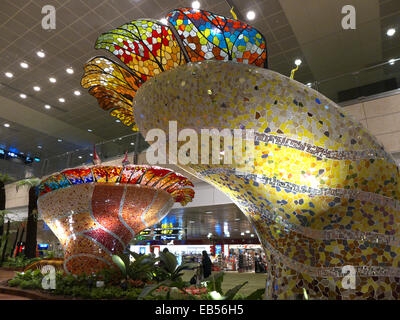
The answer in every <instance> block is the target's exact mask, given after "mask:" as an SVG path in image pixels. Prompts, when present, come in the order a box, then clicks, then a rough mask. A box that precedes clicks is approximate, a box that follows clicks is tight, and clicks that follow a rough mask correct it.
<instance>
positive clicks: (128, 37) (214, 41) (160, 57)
mask: <svg viewBox="0 0 400 320" xmlns="http://www.w3.org/2000/svg"><path fill="white" fill-rule="evenodd" d="M168 20H169V23H170V26H171V27H170V26H168V25H164V24H162V23H160V22H158V21H156V20H136V21H132V22H130V23H126V24H124V25H122V26H120V27H118V28H116V29H113V30H110V31H109V32H106V33H103V34H102V35H100V36H99V38H98V39H97V41H96V45H95V48H96V49H104V50H107V51H109V52H111V53H112V54H113V55H114V56H116V57H117V58H118V59H120V60H121V61H122V62H123V63H124V66H125V67H126V69H124V67H122V66H121V65H120V64H118V63H116V62H113V61H111V60H110V59H108V58H106V57H94V58H92V59H91V60H90V61H89V62H88V63H87V64H86V65H85V68H84V75H83V77H82V81H81V85H82V87H84V88H86V89H88V90H89V93H90V94H91V95H93V96H94V97H95V98H96V99H97V101H98V103H99V105H100V107H101V108H102V109H104V110H106V111H108V112H110V114H111V116H114V117H117V118H118V119H120V120H121V122H122V123H123V124H125V125H127V126H132V129H133V130H134V131H137V126H136V124H135V118H134V116H133V110H132V100H133V98H134V96H135V93H136V91H137V89H138V88H139V87H140V86H141V85H142V84H143V83H144V82H145V81H146V80H147V79H149V78H151V77H154V76H156V75H158V74H160V73H161V72H163V71H167V70H171V69H174V68H176V67H178V66H179V65H182V64H185V63H187V62H190V61H192V62H195V61H201V60H207V59H216V60H232V61H237V62H241V63H246V64H254V65H257V66H263V67H267V51H266V41H265V39H264V37H263V35H262V34H261V33H259V32H258V31H257V30H256V29H255V28H253V27H251V26H249V25H247V24H245V23H243V22H240V21H237V20H232V19H228V18H225V17H222V16H219V15H215V14H213V13H211V12H207V11H203V10H193V9H178V10H173V11H171V12H170V13H169V15H168ZM178 39H180V40H178Z"/></svg>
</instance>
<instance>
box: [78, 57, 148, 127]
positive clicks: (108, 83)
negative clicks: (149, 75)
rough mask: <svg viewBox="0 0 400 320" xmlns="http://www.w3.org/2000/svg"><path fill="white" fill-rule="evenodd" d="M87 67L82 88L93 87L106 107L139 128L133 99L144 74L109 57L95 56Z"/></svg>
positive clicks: (113, 114)
mask: <svg viewBox="0 0 400 320" xmlns="http://www.w3.org/2000/svg"><path fill="white" fill-rule="evenodd" d="M84 70H85V72H84V75H83V77H82V81H81V85H82V87H84V88H88V89H89V93H90V94H91V95H93V96H94V97H95V98H96V99H97V101H98V103H99V105H100V107H101V108H102V109H103V110H106V111H109V112H110V115H112V116H114V117H117V118H118V119H119V120H120V121H121V122H122V123H123V124H125V125H127V126H133V127H132V129H133V130H135V131H136V130H137V127H136V124H135V120H134V116H133V109H132V100H133V97H134V96H135V93H136V91H137V89H138V88H139V86H140V84H141V81H140V76H138V75H136V74H134V73H132V72H129V71H127V70H125V69H124V68H123V67H122V66H120V65H118V64H117V63H115V62H113V61H111V60H109V59H107V58H105V57H95V58H92V59H91V60H90V61H89V62H88V63H87V64H86V65H85V68H84Z"/></svg>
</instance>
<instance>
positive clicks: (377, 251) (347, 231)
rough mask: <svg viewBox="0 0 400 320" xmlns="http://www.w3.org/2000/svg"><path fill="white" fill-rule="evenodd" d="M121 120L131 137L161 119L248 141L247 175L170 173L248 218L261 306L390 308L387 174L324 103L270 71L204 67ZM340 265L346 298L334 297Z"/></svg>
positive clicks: (366, 138)
mask: <svg viewBox="0 0 400 320" xmlns="http://www.w3.org/2000/svg"><path fill="white" fill-rule="evenodd" d="M149 106H152V107H151V108H150V107H149ZM133 110H134V113H135V116H136V119H137V124H138V127H139V128H140V129H141V130H142V132H143V134H146V130H148V129H151V128H161V129H164V130H165V131H166V132H168V125H169V122H168V121H170V120H177V121H178V129H182V128H193V129H196V130H197V132H199V133H200V129H202V128H205V129H211V128H217V129H224V128H228V129H239V128H240V129H254V130H255V137H254V138H253V147H254V160H253V162H252V164H250V165H247V166H244V167H243V166H238V165H236V164H235V163H233V164H232V165H224V164H221V165H186V166H182V167H183V168H184V169H186V170H188V171H189V172H192V173H194V174H196V175H197V176H198V177H200V178H202V179H204V180H205V181H207V182H209V183H211V184H212V185H214V186H215V187H217V188H218V189H220V190H221V191H223V192H224V193H225V194H227V195H228V196H229V197H230V198H231V199H232V200H233V201H234V202H235V203H236V204H237V205H238V206H239V208H240V209H241V210H242V211H243V212H244V213H245V215H246V216H247V217H248V218H249V220H250V222H251V223H252V225H253V226H254V228H255V230H256V232H257V234H258V237H259V239H260V241H261V243H262V245H263V247H264V249H265V252H266V254H267V256H268V260H269V261H273V266H268V267H269V268H271V267H272V272H271V273H270V274H271V277H273V279H270V280H273V281H271V283H274V285H273V287H272V288H271V297H272V298H276V299H297V298H300V297H302V296H303V289H306V291H307V293H308V296H309V297H310V298H311V299H347V298H348V299H367V298H374V299H397V298H398V295H399V293H400V283H399V279H400V278H399V277H400V269H399V259H400V255H399V254H400V248H399V245H400V242H399V239H400V238H399V227H398V225H399V222H400V215H399V211H400V204H399V185H398V181H399V169H398V167H397V166H396V164H395V162H394V161H393V159H392V158H391V156H390V155H389V154H388V153H386V152H385V151H384V149H383V147H382V145H381V144H380V143H378V142H377V140H376V139H375V138H374V137H373V136H372V135H371V134H369V133H368V132H367V131H366V129H365V128H363V127H362V126H361V125H360V124H359V123H357V122H355V121H354V120H352V119H351V118H349V117H347V116H345V115H344V114H343V112H342V110H341V108H340V107H338V106H337V105H336V104H335V103H334V102H332V101H331V100H329V99H327V98H326V97H324V96H323V95H321V94H320V93H318V92H317V91H315V90H313V89H311V88H309V87H307V86H305V85H303V84H301V83H299V82H297V81H294V80H291V79H289V78H287V77H285V76H283V75H281V74H278V73H276V72H273V71H270V70H266V69H261V68H257V67H255V66H250V65H245V64H240V63H233V62H220V61H211V60H210V61H203V62H201V63H190V64H187V65H184V66H179V67H178V68H176V69H174V70H169V71H168V72H164V73H161V74H159V75H157V77H155V78H153V79H150V80H148V81H147V82H146V83H144V84H143V85H142V86H141V87H140V88H139V90H138V91H137V93H136V97H135V100H134V104H133ZM154 110H158V114H157V115H155V114H154ZM346 265H350V266H353V267H354V268H355V270H356V285H355V288H354V289H351V288H349V289H347V288H344V287H343V286H342V280H343V274H342V271H343V269H342V268H343V266H346Z"/></svg>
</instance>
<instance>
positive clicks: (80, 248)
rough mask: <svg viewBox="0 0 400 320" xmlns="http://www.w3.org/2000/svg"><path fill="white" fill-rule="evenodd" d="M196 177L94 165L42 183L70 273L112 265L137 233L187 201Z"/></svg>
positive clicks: (47, 213) (45, 213)
mask: <svg viewBox="0 0 400 320" xmlns="http://www.w3.org/2000/svg"><path fill="white" fill-rule="evenodd" d="M192 186H193V185H192V183H191V182H190V181H189V180H187V179H186V178H185V177H183V176H181V175H179V174H177V173H174V172H172V171H171V170H168V169H163V168H159V167H149V166H125V167H107V166H93V167H83V168H76V169H67V170H64V171H62V172H60V173H57V174H54V175H52V176H50V177H48V178H46V179H44V180H43V181H42V182H41V184H40V185H39V199H38V209H39V212H40V214H41V215H42V217H43V219H44V221H45V222H46V223H47V224H48V226H49V227H50V229H51V230H52V231H53V232H54V233H55V235H56V236H57V238H58V239H59V240H60V242H61V244H62V246H63V248H64V269H65V271H66V272H67V273H72V274H81V273H86V274H90V273H92V272H97V271H100V270H102V269H104V268H110V267H113V262H112V255H114V254H119V253H122V252H123V251H124V249H125V247H126V246H127V245H128V244H129V242H130V241H131V240H132V239H133V237H135V235H136V234H138V233H139V232H141V231H142V230H143V229H145V228H148V227H151V226H152V225H154V224H156V223H157V222H159V221H160V220H161V219H162V218H163V217H165V215H167V214H168V212H169V210H170V209H171V208H172V205H173V204H174V202H180V203H181V204H182V205H185V204H186V203H187V202H188V201H191V199H192V197H193V195H194V192H193V189H192Z"/></svg>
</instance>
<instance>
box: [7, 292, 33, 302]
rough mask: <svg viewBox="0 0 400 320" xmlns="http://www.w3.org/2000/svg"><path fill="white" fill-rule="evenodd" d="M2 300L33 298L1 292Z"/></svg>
mask: <svg viewBox="0 0 400 320" xmlns="http://www.w3.org/2000/svg"><path fill="white" fill-rule="evenodd" d="M0 300H31V299H29V298H24V297H18V296H12V295H9V294H3V293H0Z"/></svg>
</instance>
